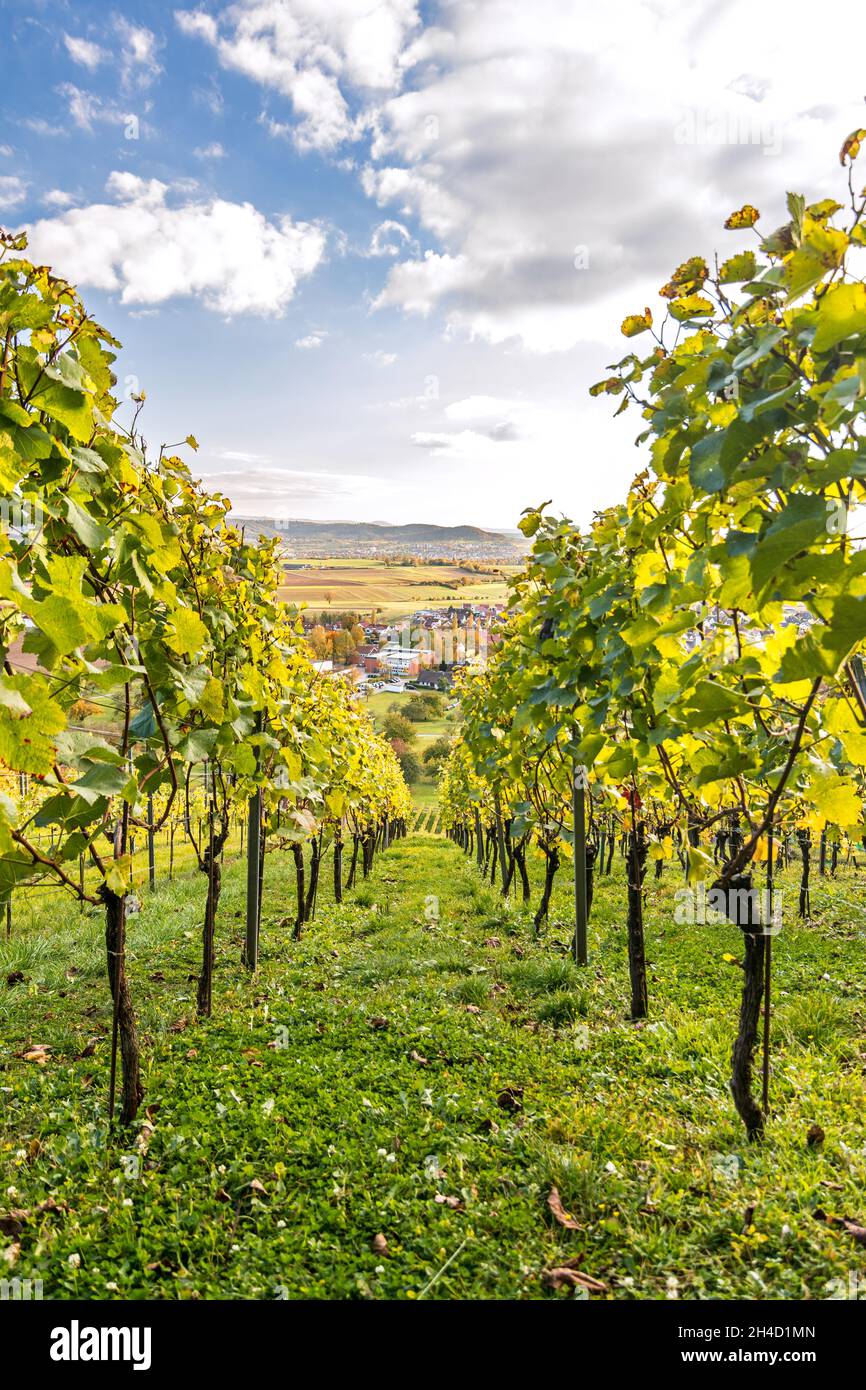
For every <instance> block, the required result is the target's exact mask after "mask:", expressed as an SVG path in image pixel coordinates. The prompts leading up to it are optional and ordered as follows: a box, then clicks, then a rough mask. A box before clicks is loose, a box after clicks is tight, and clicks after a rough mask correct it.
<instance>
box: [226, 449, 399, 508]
mask: <svg viewBox="0 0 866 1390" xmlns="http://www.w3.org/2000/svg"><path fill="white" fill-rule="evenodd" d="M223 457H226V455H225V453H224V454H223ZM204 481H205V483H206V484H207V486H208V487H210V488H218V489H219V490H220V491H221V492H223V493H225V495H226V496H228V497H230V498H231V500H232V510H233V512H234V514H235V515H236V516H240V517H242V516H244V515H247V516H264V517H273V518H279V517H292V516H298V514H299V512H298V508H303V509H304V511H307V510H308V509H312V510H315V511H321V510H322V509H324V512H325V514H326V515H327V513H328V509H329V507H330V506H331V505H332V504H333V503H334V502H336V501H339V504H340V507H341V508H343V509H345V510H347V511H348V510H350V509H351V508H352V506H353V504H354V503H356V502H361V501H366V500H368V499H369V498H370V497H379V498H386V497H388V498H390V496H391V495H392V494H393V492H394V490H395V489H394V485H393V484H392V483H390V482H389V481H388V480H386V479H383V478H379V477H375V476H372V475H369V474H363V473H330V472H319V471H316V470H314V469H308V468H290V467H287V468H280V467H271V468H261V467H249V468H244V469H237V470H225V471H223V470H219V471H217V470H214V471H205V472H204ZM331 515H333V512H331Z"/></svg>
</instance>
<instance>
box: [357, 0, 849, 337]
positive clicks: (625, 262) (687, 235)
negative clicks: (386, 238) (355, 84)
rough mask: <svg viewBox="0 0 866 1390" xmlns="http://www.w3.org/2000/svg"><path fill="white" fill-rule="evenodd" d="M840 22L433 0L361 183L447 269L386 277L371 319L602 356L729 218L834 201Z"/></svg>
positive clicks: (376, 121)
mask: <svg viewBox="0 0 866 1390" xmlns="http://www.w3.org/2000/svg"><path fill="white" fill-rule="evenodd" d="M846 12H847V11H846V4H845V0H827V8H826V11H825V12H824V17H825V21H826V22H825V23H824V24H822V26H821V32H820V33H816V31H815V30H814V28H813V29H812V30H808V29H801V30H800V31H798V32H793V31H790V30H785V31H783V30H781V29H780V28H779V26H778V23H777V16H776V15H775V13H774V8H773V7H772V6H765V7H760V6H759V7H755V6H754V5H751V4H749V3H748V2H747V0H731V3H729V4H727V5H725V6H724V7H718V6H716V5H714V4H712V3H710V0H698V3H696V4H694V5H692V6H688V7H684V6H682V5H681V4H679V3H678V0H627V2H626V3H621V4H617V5H610V6H597V7H596V8H595V9H590V10H588V9H587V7H586V6H579V7H578V6H573V7H568V6H563V5H562V3H561V0H537V3H535V4H533V5H532V6H526V5H518V4H515V3H514V0H486V3H485V4H484V5H467V4H465V3H464V0H442V4H441V5H440V7H439V10H438V22H439V25H440V26H441V27H440V29H438V30H437V31H436V33H435V36H434V38H433V47H434V50H435V56H436V61H428V62H423V61H422V62H420V63H419V65H418V66H417V67H416V68H415V69H414V70H413V72H412V74H411V78H412V80H411V83H408V84H407V86H406V88H405V89H404V90H401V91H400V92H399V93H397V94H395V95H394V96H392V97H388V98H386V99H384V100H383V101H382V102H381V103H380V104H379V107H378V109H377V111H376V112H375V116H374V118H373V119H372V121H371V127H372V129H373V132H374V134H373V140H372V148H371V162H370V164H369V165H368V167H367V168H365V170H364V172H363V174H362V185H363V187H364V190H365V191H366V192H367V193H368V195H369V196H370V197H372V198H373V199H374V200H375V201H376V203H377V205H378V206H380V207H389V206H390V207H393V208H394V209H395V210H399V213H400V215H402V216H404V217H405V216H408V215H410V214H411V215H413V216H414V217H415V218H416V219H417V221H418V223H419V224H420V226H421V227H422V228H423V229H425V230H426V231H427V233H428V244H429V241H433V242H434V243H438V245H437V246H436V251H437V254H438V256H439V259H438V260H435V261H431V259H430V257H429V256H417V257H413V258H412V259H410V260H406V261H403V262H401V263H399V264H396V265H394V266H393V268H392V269H391V271H390V274H389V276H388V278H387V282H386V285H385V287H384V290H383V291H382V293H381V294H380V295H379V297H378V300H377V303H378V304H379V305H392V306H393V305H402V307H403V308H405V309H406V310H408V311H410V312H417V313H422V314H429V313H430V311H431V309H432V308H433V307H434V306H435V305H436V304H437V303H439V302H441V301H445V302H444V303H443V309H444V312H445V314H446V317H447V320H448V323H449V325H450V326H451V328H452V329H456V330H459V331H461V332H462V333H465V334H467V335H468V336H470V337H471V336H477V337H481V338H484V339H486V340H488V341H490V342H493V343H502V342H505V341H507V340H509V339H517V340H520V341H521V342H522V343H523V345H524V346H526V347H529V348H532V349H536V350H538V351H543V352H548V351H553V350H561V349H567V348H571V347H573V346H574V345H575V344H577V343H579V342H581V341H588V340H593V339H595V338H597V337H603V338H606V339H610V338H611V337H614V338H615V336H616V327H617V325H618V323H619V320H620V319H621V318H622V316H623V314H624V312H626V311H627V310H628V309H630V308H633V307H635V306H636V307H643V305H644V304H645V303H650V302H651V300H650V299H648V298H645V295H647V294H652V293H654V291H655V289H656V288H657V286H658V285H660V284H661V283H662V282H663V281H664V280H665V279H667V276H668V273H669V271H670V269H671V267H672V266H673V265H675V264H676V263H677V262H679V261H681V260H682V259H684V258H685V256H686V255H688V254H693V253H694V252H695V251H702V252H703V253H704V254H709V253H710V252H711V251H712V250H713V249H714V247H715V246H718V245H719V244H720V242H721V243H722V246H723V247H724V237H725V234H724V233H723V232H722V231H721V223H722V221H723V219H724V216H725V214H726V212H727V211H728V210H729V209H731V208H733V207H735V206H738V205H739V204H740V203H742V202H743V201H745V199H746V198H748V197H750V196H752V197H753V199H755V198H758V197H759V196H760V193H761V192H762V191H763V190H765V189H766V188H767V186H768V183H769V185H770V186H771V187H773V188H777V189H778V190H779V195H780V196H779V199H778V200H777V202H778V207H775V206H774V207H768V208H766V209H764V211H765V212H766V214H767V218H768V220H769V219H770V218H772V217H774V216H775V214H776V212H777V211H778V213H779V215H780V217H781V215H782V212H783V204H782V198H783V195H784V190H785V189H786V188H789V187H796V188H798V189H799V188H801V187H804V186H807V187H808V189H809V191H810V193H814V194H815V195H816V196H820V195H821V194H823V193H825V192H830V191H833V192H836V193H838V192H839V185H838V180H837V181H835V182H834V181H833V179H832V170H833V163H834V155H835V151H836V149H837V148H838V145H839V143H840V141H841V137H842V136H843V135H844V134H845V133H846V132H847V131H848V129H850V128H852V127H854V126H857V125H860V124H861V123H862V71H861V63H860V59H859V56H858V53H857V52H856V51H855V50H856V46H854V45H851V46H844V45H843V46H840V45H839V44H838V41H837V39H836V35H837V34H838V32H841V31H843V30H844V28H845V23H846V20H845V15H846ZM443 31H444V32H445V33H447V34H448V35H450V37H451V39H452V42H450V43H448V42H447V41H446V40H445V39H444V38H443ZM746 34H747V35H748V42H747V51H748V59H747V61H748V70H747V71H744V56H743V55H744V48H743V36H744V35H746ZM660 74H661V77H660ZM806 77H807V79H808V80H804V78H806ZM816 93H821V95H822V100H824V102H825V104H824V105H823V106H817V105H816V104H815V97H816ZM770 225H771V226H772V225H773V223H772V222H771V223H770ZM458 267H459V272H458V269H457V268H458ZM444 271H447V272H448V273H440V272H444ZM632 299H633V303H631V302H627V301H630V300H632Z"/></svg>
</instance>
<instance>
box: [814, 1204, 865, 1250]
mask: <svg viewBox="0 0 866 1390" xmlns="http://www.w3.org/2000/svg"><path fill="white" fill-rule="evenodd" d="M812 1214H813V1216H814V1217H815V1220H816V1221H824V1222H826V1224H827V1225H828V1226H838V1227H839V1228H840V1230H843V1231H847V1233H848V1235H849V1236H852V1237H853V1238H854V1240H856V1242H857V1244H858V1245H866V1226H864V1225H863V1222H862V1221H859V1220H858V1221H855V1220H853V1219H852V1218H851V1217H850V1216H828V1214H827V1212H825V1211H822V1210H821V1208H820V1207H816V1209H815V1211H814V1212H813V1213H812Z"/></svg>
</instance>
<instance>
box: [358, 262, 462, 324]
mask: <svg viewBox="0 0 866 1390" xmlns="http://www.w3.org/2000/svg"><path fill="white" fill-rule="evenodd" d="M471 277H472V270H471V265H470V262H469V261H468V260H467V258H466V257H465V256H448V255H443V256H440V255H437V253H436V252H435V251H426V252H425V253H424V259H423V260H422V261H401V262H400V263H399V265H395V266H394V268H393V270H392V271H391V273H390V275H389V276H388V280H387V283H386V285H385V287H384V289H383V290H382V292H381V294H380V295H379V296H378V298H377V299H376V300H375V303H374V306H373V307H374V308H376V309H382V308H386V307H387V306H388V305H396V306H399V307H401V308H403V309H406V310H408V312H409V313H413V314H429V313H430V310H431V309H432V308H433V307H434V305H436V304H438V303H439V301H440V299H442V298H443V297H444V296H445V295H448V294H451V293H453V292H454V291H455V290H459V289H461V288H463V287H464V286H466V285H467V284H469V283H471Z"/></svg>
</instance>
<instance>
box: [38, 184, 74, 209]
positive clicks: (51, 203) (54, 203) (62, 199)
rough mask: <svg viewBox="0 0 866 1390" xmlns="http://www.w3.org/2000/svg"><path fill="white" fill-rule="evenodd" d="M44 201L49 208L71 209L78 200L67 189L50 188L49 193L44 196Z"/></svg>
mask: <svg viewBox="0 0 866 1390" xmlns="http://www.w3.org/2000/svg"><path fill="white" fill-rule="evenodd" d="M42 201H43V203H44V204H45V205H46V207H49V208H71V207H72V205H73V203H77V202H78V198H77V197H76V195H75V194H74V193H68V192H67V191H66V189H65V188H49V189H48V192H47V193H43V194H42Z"/></svg>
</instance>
